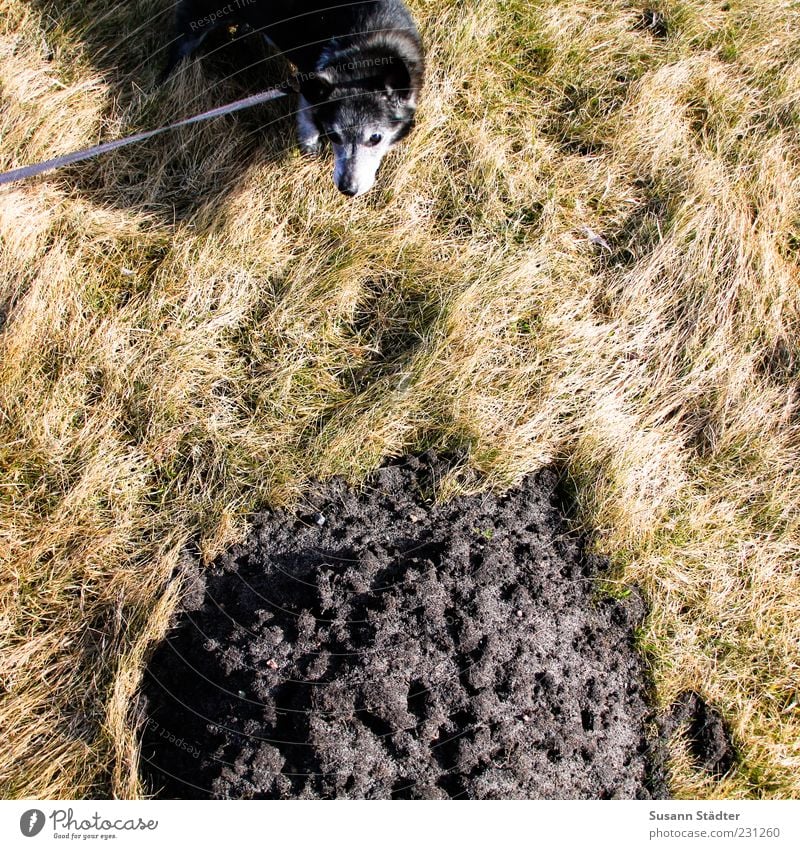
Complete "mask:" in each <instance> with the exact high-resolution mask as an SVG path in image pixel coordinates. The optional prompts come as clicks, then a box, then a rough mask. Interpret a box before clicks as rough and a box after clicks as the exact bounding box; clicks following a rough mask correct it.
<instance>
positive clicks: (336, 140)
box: [327, 133, 342, 144]
mask: <svg viewBox="0 0 800 849" xmlns="http://www.w3.org/2000/svg"><path fill="white" fill-rule="evenodd" d="M327 135H328V139H329V140H330V141H332V142H333V143H334V144H341V143H342V137H341V136H340V135H339V133H328V134H327Z"/></svg>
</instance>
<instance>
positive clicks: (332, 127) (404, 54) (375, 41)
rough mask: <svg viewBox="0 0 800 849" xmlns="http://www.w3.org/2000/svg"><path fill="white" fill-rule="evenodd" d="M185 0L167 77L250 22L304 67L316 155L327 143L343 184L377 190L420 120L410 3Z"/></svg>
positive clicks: (302, 130)
mask: <svg viewBox="0 0 800 849" xmlns="http://www.w3.org/2000/svg"><path fill="white" fill-rule="evenodd" d="M336 4H337V0H181V2H180V3H179V5H178V8H177V35H176V38H175V40H174V41H173V42H172V44H171V51H170V58H169V61H168V63H167V68H166V71H165V74H164V76H165V77H166V76H168V75H169V74H170V73H171V72H172V70H173V69H174V68H175V66H176V65H177V64H178V63H179V62H180V61H181V60H182V59H183V58H184V57H186V56H189V55H190V54H191V53H192V52H193V51H194V50H195V49H196V48H197V47H198V46H199V45H200V43H201V42H202V41H203V39H204V38H205V37H206V36H207V35H208V34H209V32H211V31H212V30H214V29H216V28H217V27H220V26H230V25H232V24H239V23H244V24H247V25H248V26H249V27H250V28H252V29H254V30H256V31H257V32H260V33H261V35H262V36H263V37H264V38H265V39H266V40H267V41H268V42H269V43H270V44H272V45H273V46H276V47H277V48H278V49H279V50H280V51H282V53H283V54H284V55H285V56H286V58H287V59H288V60H289V61H290V62H291V63H292V64H293V65H294V66H295V67H296V68H297V71H298V73H297V77H296V80H297V84H298V86H299V91H300V96H299V102H298V111H297V128H298V138H299V142H300V147H301V149H302V150H303V151H304V152H306V153H319V152H320V150H321V147H322V141H323V140H324V139H327V140H328V141H329V142H330V143H331V145H332V147H333V152H334V158H335V167H334V177H333V179H334V182H335V183H336V186H337V188H338V189H339V190H340V191H341V192H343V193H344V194H346V195H349V196H355V195H360V194H363V193H364V192H366V191H368V190H369V189H370V188H371V187H372V186H373V184H374V182H375V176H376V174H377V171H378V168H379V166H380V164H381V161H382V160H383V157H384V155H385V154H386V152H387V151H388V150H389V148H390V147H392V145H394V144H395V143H396V142H398V141H399V140H400V139H402V138H403V137H404V136H406V135H407V134H408V133H409V131H410V130H411V128H412V126H413V123H414V114H415V111H416V107H417V98H418V95H419V91H420V88H421V86H422V79H423V73H424V60H423V53H422V44H421V41H420V37H419V33H418V31H417V28H416V26H415V24H414V20H413V18H412V17H411V14H410V13H409V11H408V9H407V8H406V7H405V5H404V4H403V2H402V0H367V2H355V3H347V4H345V5H336Z"/></svg>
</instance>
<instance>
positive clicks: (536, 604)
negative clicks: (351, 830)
mask: <svg viewBox="0 0 800 849" xmlns="http://www.w3.org/2000/svg"><path fill="white" fill-rule="evenodd" d="M444 469H445V463H444V460H442V459H440V458H437V456H436V455H435V454H433V453H432V452H428V453H427V454H425V455H423V456H422V457H421V458H413V457H411V458H408V457H407V458H403V459H402V460H399V461H396V462H393V463H391V464H390V465H387V466H386V467H384V468H382V469H380V470H378V472H376V474H375V475H374V476H373V477H372V478H371V480H370V481H369V482H368V484H367V485H366V486H365V487H364V488H363V490H362V491H361V492H360V493H359V492H354V491H352V490H349V489H348V488H347V487H346V486H345V485H344V483H343V482H342V481H341V480H338V479H335V480H333V481H329V482H327V483H324V484H320V485H317V486H316V487H314V488H313V490H312V492H311V494H310V495H309V496H308V498H309V503H308V510H307V511H306V512H305V513H303V512H301V513H300V514H298V515H296V516H294V515H291V514H288V513H287V512H285V511H283V510H275V511H268V512H264V513H261V514H259V515H258V516H256V517H255V520H254V525H253V529H252V532H251V534H250V536H249V537H248V539H247V540H246V542H245V543H244V544H242V545H239V546H235V547H234V548H233V549H232V550H231V551H229V552H228V553H227V554H225V555H224V556H223V557H221V558H220V559H219V561H218V562H217V563H216V564H215V565H214V566H213V568H211V569H209V570H207V571H206V572H205V573H204V574H201V573H200V571H199V570H195V571H194V573H193V574H194V578H193V580H194V581H195V584H194V587H193V589H192V591H190V592H188V593H187V599H188V601H187V603H186V606H185V609H184V610H183V611H182V612H181V614H180V616H179V620H178V622H177V626H176V628H175V630H174V631H173V632H172V633H171V635H170V636H169V638H168V639H167V640H166V641H165V642H164V643H163V644H162V645H161V646H160V647H159V649H158V650H157V652H156V653H155V655H154V657H153V659H152V662H151V664H150V666H149V669H148V675H147V677H146V682H145V686H144V700H143V707H144V709H145V711H146V715H147V721H146V724H145V726H144V732H143V749H142V754H143V775H144V778H145V781H146V784H147V786H148V787H149V788H150V789H151V790H152V792H154V793H157V794H158V795H159V796H162V797H166V798H203V797H207V796H211V797H216V798H224V799H229V798H372V799H377V798H448V797H450V798H464V799H467V798H473V799H496V798H503V799H506V798H556V799H565V798H648V797H650V796H663V795H665V789H664V784H663V781H662V779H661V777H660V771H659V769H658V768H656V767H655V764H658V763H660V762H661V755H660V752H661V749H660V747H659V746H656V747H654V746H653V739H654V734H655V722H654V716H653V710H652V707H651V703H650V699H649V685H648V681H647V676H646V671H645V666H644V664H643V661H642V660H641V658H640V657H639V655H638V654H637V652H636V650H635V647H634V630H635V628H636V627H637V625H638V624H639V623H640V622H641V620H642V618H643V616H644V613H645V610H644V605H643V603H642V601H641V599H640V598H639V597H638V595H637V594H636V593H632V594H630V595H629V596H628V597H627V598H625V599H623V600H618V599H613V598H610V597H608V596H603V595H601V594H599V593H598V592H597V589H596V584H595V581H594V580H593V579H594V578H595V577H596V575H597V574H598V572H599V571H600V570H602V569H603V568H604V566H605V564H604V563H603V561H601V560H600V559H598V558H596V557H594V556H591V555H588V554H586V553H585V552H584V550H583V546H582V541H581V539H579V538H577V537H575V536H574V535H571V534H569V533H568V532H567V528H566V526H565V523H564V519H563V515H562V512H561V511H560V509H559V507H558V503H559V499H558V493H557V484H558V477H557V475H556V474H555V473H554V472H553V471H550V470H545V471H543V472H541V473H539V474H537V475H534V476H530V477H528V478H527V479H526V480H525V481H524V482H523V483H522V485H521V486H520V487H519V489H516V490H513V491H510V492H508V493H506V494H504V495H502V496H494V495H490V494H489V495H481V496H476V497H464V498H458V499H454V500H452V501H450V502H449V503H447V504H444V505H442V506H437V507H432V506H431V504H430V500H429V499H430V495H431V493H432V491H433V489H434V486H435V481H436V480H437V479H438V477H439V476H440V475H441V474H442V472H443V471H444ZM656 749H658V751H656Z"/></svg>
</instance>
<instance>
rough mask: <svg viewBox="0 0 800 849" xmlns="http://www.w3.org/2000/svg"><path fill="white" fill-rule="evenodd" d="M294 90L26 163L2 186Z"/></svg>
mask: <svg viewBox="0 0 800 849" xmlns="http://www.w3.org/2000/svg"><path fill="white" fill-rule="evenodd" d="M290 91H291V88H288V87H284V86H280V87H277V88H270V89H267V91H261V92H259V93H258V94H253V95H251V96H250V97H245V98H243V99H242V100H235V101H234V102H233V103H228V104H226V105H225V106H218V107H217V108H216V109H209V110H208V111H207V112H201V113H200V114H199V115H193V116H192V117H191V118H184V119H183V120H182V121H177V122H176V123H174V124H167V126H165V127H159V128H158V129H157V130H147V131H146V132H144V133H136V135H133V136H126V137H125V138H124V139H117V140H116V141H110V142H105V144H98V145H95V146H94V147H87V148H85V149H84V150H76V151H74V152H73V153H65V154H64V155H63V156H57V157H55V159H48V160H47V161H46V162H37V163H35V164H34V165H26V166H24V167H23V168H14V169H13V170H12V171H6V172H5V173H2V174H0V185H5V184H6V183H15V182H17V181H18V180H25V179H27V178H28V177H35V176H36V175H37V174H43V173H44V172H45V171H52V170H53V169H54V168H62V167H63V166H64V165H71V164H72V163H73V162H83V160H85V159H92V158H93V157H95V156H100V155H101V154H103V153H108V152H109V151H112V150H116V149H117V148H120V147H126V146H127V145H129V144H135V143H136V142H140V141H144V140H145V139H151V138H153V136H158V135H160V134H161V133H166V132H169V131H170V130H176V129H178V127H187V126H189V125H190V124H197V123H199V122H200V121H208V120H209V119H211V118H219V117H220V116H221V115H230V114H231V113H232V112H238V111H239V110H240V109H248V108H249V107H251V106H257V105H258V104H259V103H266V102H267V101H268V100H277V99H278V98H279V97H286V95H287V94H289V92H290Z"/></svg>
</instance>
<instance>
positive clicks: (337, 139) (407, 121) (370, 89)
mask: <svg viewBox="0 0 800 849" xmlns="http://www.w3.org/2000/svg"><path fill="white" fill-rule="evenodd" d="M421 75H422V69H421V63H420V62H418V61H417V60H416V59H414V58H413V57H411V58H410V57H408V56H404V55H401V54H400V53H398V52H396V51H394V52H391V53H390V52H388V51H386V50H385V49H376V50H360V51H359V52H358V53H356V54H352V53H350V54H347V53H344V54H338V55H337V54H334V55H333V56H332V57H330V59H328V61H327V62H326V63H325V66H324V67H322V68H321V69H320V70H318V71H317V72H316V73H315V74H313V75H309V76H308V77H307V78H306V79H305V81H304V82H303V83H302V84H301V87H300V90H301V93H302V95H303V97H304V98H305V99H306V101H307V102H308V103H309V104H310V113H311V115H310V117H311V119H312V121H313V122H314V124H315V125H316V127H317V129H318V130H319V133H320V136H321V137H322V138H325V139H327V140H328V141H329V142H330V144H331V147H332V148H333V154H334V160H335V166H334V172H333V180H334V182H335V183H336V187H337V188H338V189H339V191H340V192H342V193H343V194H346V195H349V196H351V197H354V196H356V195H361V194H364V192H366V191H369V189H371V188H372V186H373V185H374V183H375V177H376V175H377V173H378V168H379V167H380V165H381V162H382V161H383V157H384V156H385V155H386V153H387V152H388V150H389V149H390V148H391V147H392V145H394V144H396V143H397V142H398V141H400V139H402V138H404V137H405V136H406V135H408V133H409V132H410V131H411V128H412V127H413V125H414V115H415V112H416V108H417V93H418V91H419V87H420V84H421V79H422V76H421Z"/></svg>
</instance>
